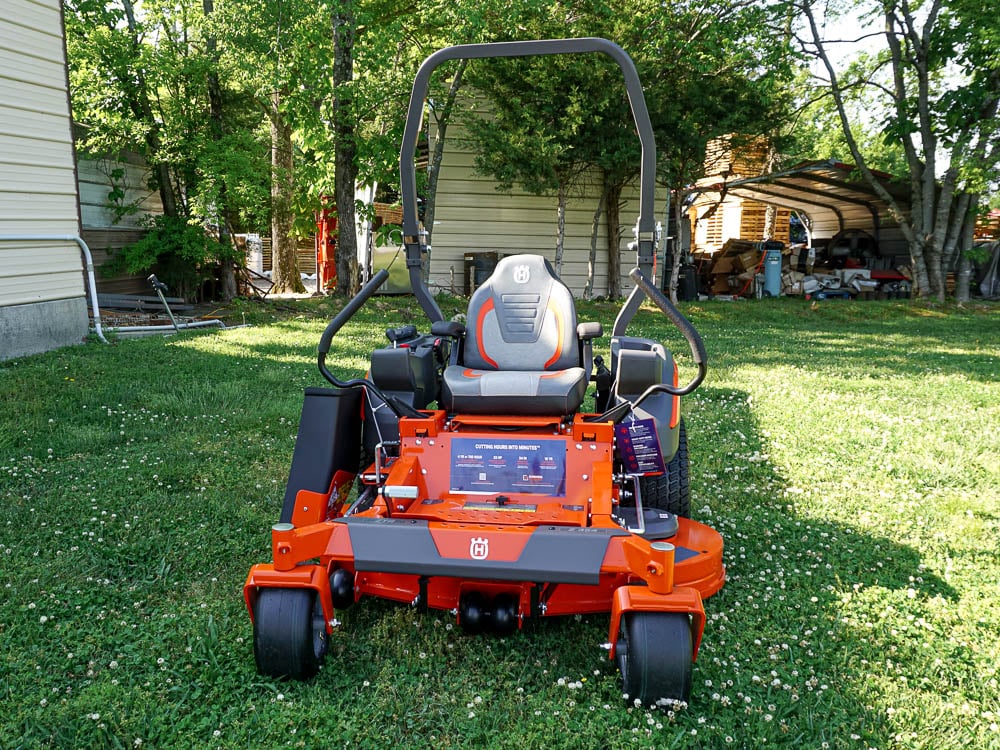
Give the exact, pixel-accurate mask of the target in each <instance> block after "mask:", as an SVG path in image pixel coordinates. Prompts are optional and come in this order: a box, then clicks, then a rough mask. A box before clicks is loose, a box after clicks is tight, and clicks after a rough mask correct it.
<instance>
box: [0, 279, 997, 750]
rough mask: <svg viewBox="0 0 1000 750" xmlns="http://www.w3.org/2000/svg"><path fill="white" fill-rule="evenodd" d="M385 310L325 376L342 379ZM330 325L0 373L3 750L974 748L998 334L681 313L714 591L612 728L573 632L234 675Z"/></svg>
mask: <svg viewBox="0 0 1000 750" xmlns="http://www.w3.org/2000/svg"><path fill="white" fill-rule="evenodd" d="M405 304H406V302H405V301H403V300H391V299H387V300H379V301H377V303H376V304H373V305H372V306H370V307H368V308H367V309H366V310H365V311H363V313H362V314H361V315H359V316H358V317H357V318H356V319H355V320H354V321H353V322H352V323H351V324H350V325H349V326H348V327H347V328H345V330H344V331H343V333H342V335H341V336H339V337H338V338H337V340H336V341H335V342H334V349H333V352H332V353H331V356H330V361H332V362H333V363H335V364H336V365H337V369H339V370H340V371H341V372H342V373H344V374H353V375H357V374H359V373H361V372H362V371H363V369H364V368H365V366H366V363H367V357H368V352H369V351H370V349H371V348H372V347H373V346H376V345H380V342H379V339H380V337H381V334H380V329H384V328H385V326H386V325H388V324H390V323H391V324H395V323H397V322H404V321H409V320H419V319H420V316H419V315H416V314H414V312H413V310H412V309H404V305H405ZM335 309H336V305H335V303H333V302H331V301H322V302H316V301H308V302H301V303H283V306H282V307H281V308H259V307H246V308H245V309H242V310H239V311H238V312H239V315H240V317H242V314H243V313H246V315H247V319H248V320H251V321H254V322H255V323H256V325H255V326H254V327H252V328H246V329H239V330H231V331H225V332H221V333H217V334H215V333H201V334H192V335H186V336H183V337H175V338H167V339H160V338H155V339H143V340H129V341H122V342H118V343H115V344H113V345H112V346H104V345H101V344H96V343H92V344H89V345H87V346H84V347H76V348H71V349H64V350H61V351H58V352H53V353H50V354H46V355H42V356H37V357H31V358H26V359H23V360H19V361H16V362H8V363H4V364H2V365H0V606H2V609H0V748H15V747H31V748H34V747H60V748H63V747H66V748H75V747H102V746H108V747H138V746H140V745H142V746H145V747H157V748H159V747H181V748H187V747H192V746H206V747H216V746H219V747H247V746H255V747H268V748H270V747H319V746H323V747H362V748H387V747H393V746H396V747H401V748H402V747H419V748H422V747H434V748H445V747H455V748H466V747H479V746H483V747H511V748H522V749H523V748H534V747H547V748H581V747H582V748H617V747H622V748H625V747H627V748H631V747H656V748H669V747H685V748H688V747H697V748H720V747H734V748H743V747H747V748H750V747H752V748H756V747H759V746H763V745H779V746H787V747H796V748H798V747H805V748H819V747H832V748H841V747H844V748H870V747H877V748H927V749H928V750H930V749H932V748H933V749H934V750H938V749H940V748H960V747H961V748H997V747H1000V730H998V726H997V725H998V723H1000V698H998V696H1000V686H998V679H1000V676H998V665H1000V645H998V644H1000V376H998V373H1000V308H997V307H996V306H984V307H973V308H969V309H964V310H956V309H949V310H947V311H945V312H942V311H941V310H939V309H935V308H927V307H922V306H916V305H913V306H911V305H909V304H903V303H857V304H855V303H840V302H826V303H821V304H820V305H819V306H818V308H817V309H810V307H808V306H807V303H803V302H801V301H799V300H791V299H789V300H777V301H773V302H770V303H769V302H760V303H749V304H743V303H740V304H725V303H703V304H698V305H690V306H688V307H687V308H686V311H687V313H688V314H689V316H690V317H691V319H692V320H693V321H694V322H695V324H696V325H697V326H698V327H699V329H700V330H701V331H702V333H703V335H704V338H705V341H706V346H707V348H708V352H709V357H710V373H709V377H708V379H707V380H706V382H705V384H704V385H703V387H702V388H701V389H700V390H699V391H698V392H697V393H696V394H695V395H693V396H692V397H690V398H688V399H687V401H686V407H685V408H686V415H687V416H686V419H687V423H688V434H689V441H690V448H691V455H692V494H693V501H692V502H693V509H694V515H695V517H697V518H699V519H700V520H703V521H705V522H707V523H710V524H711V525H713V526H715V527H716V528H718V529H719V530H720V531H721V532H722V533H723V535H724V536H725V539H726V544H727V549H726V563H727V566H728V571H729V581H728V583H727V584H726V586H725V588H724V589H723V590H722V592H720V593H719V594H718V595H717V596H715V597H713V598H712V599H709V600H707V601H706V610H707V613H708V625H707V627H706V630H705V640H704V644H703V646H702V651H701V655H700V658H699V660H698V662H697V664H696V666H695V673H694V674H695V689H694V694H693V698H692V702H691V705H690V706H689V707H688V708H686V709H684V710H681V711H679V712H678V713H676V714H651V713H648V712H646V711H644V710H641V709H637V708H630V707H628V706H626V705H625V703H624V702H623V701H622V696H621V688H620V683H619V679H618V675H617V673H616V671H615V670H614V669H613V667H612V665H611V663H610V662H608V661H607V660H606V658H605V657H606V654H605V652H603V651H602V650H601V649H600V647H599V646H600V644H601V643H602V642H603V641H604V640H605V639H606V637H607V618H606V617H598V616H593V617H583V618H567V619H562V620H552V621H545V622H542V623H540V624H537V625H535V626H533V627H531V628H528V629H526V630H525V631H523V632H520V633H518V634H516V635H515V636H513V637H510V638H506V639H503V640H497V639H491V638H480V637H475V638H472V637H467V636H465V635H462V634H461V632H460V630H459V629H458V628H457V627H454V626H453V618H451V617H450V616H448V615H447V614H444V613H432V614H429V615H421V614H418V613H416V612H414V611H411V610H410V609H409V608H406V607H402V606H398V605H394V604H391V603H386V602H379V601H377V600H371V601H365V602H363V603H362V604H361V605H359V606H356V607H354V608H352V609H350V610H348V611H346V612H344V613H342V614H341V615H340V619H341V620H342V621H343V623H342V626H341V627H340V629H339V630H338V631H337V632H336V633H335V635H334V638H333V644H332V649H331V653H330V655H329V656H328V659H327V663H326V666H325V667H324V668H323V670H322V671H321V672H320V674H319V676H318V677H317V678H316V679H314V680H313V681H311V682H309V683H306V684H297V683H281V682H275V681H272V680H270V679H264V678H261V677H259V676H258V675H257V674H256V671H255V669H254V664H253V656H252V650H251V627H250V622H249V619H248V617H247V615H246V612H245V609H244V606H243V602H242V598H241V587H242V583H243V580H244V577H245V576H246V573H247V570H248V569H249V567H250V566H251V564H253V563H255V562H263V561H267V560H268V559H269V554H270V547H269V527H270V525H271V523H273V522H274V521H275V520H276V518H277V515H278V511H279V508H280V504H281V495H282V491H283V482H284V479H285V476H286V474H287V470H288V465H289V462H290V458H291V452H292V448H293V445H294V437H295V432H296V423H297V420H298V415H299V409H300V404H301V392H302V389H303V388H304V387H306V386H309V385H319V384H321V379H320V377H319V375H318V373H317V372H316V368H315V362H314V353H315V346H316V342H317V340H318V337H319V333H320V332H321V330H322V328H323V326H324V324H325V321H326V320H327V319H328V318H329V317H330V316H331V315H332V313H333V312H334V311H335ZM457 309H458V307H457V302H447V303H446V310H447V311H448V313H449V314H450V313H452V312H454V311H456V310H457ZM614 312H615V310H614V307H613V306H611V305H608V304H593V305H590V306H587V307H586V308H585V311H584V312H583V313H582V315H581V317H583V318H584V319H588V318H591V319H592V318H597V319H600V320H602V321H603V322H604V324H605V330H610V323H611V320H612V319H613V316H614ZM632 330H633V331H634V332H641V333H642V334H644V335H649V336H654V337H665V338H667V339H668V340H669V341H670V343H671V346H672V347H673V348H674V349H675V350H676V351H678V352H680V351H683V350H684V347H683V344H682V343H681V342H680V341H679V340H678V339H677V336H676V335H675V334H671V333H670V332H669V331H668V329H667V326H666V325H665V324H664V323H663V321H662V320H661V319H659V318H657V317H656V316H655V315H654V314H653V313H652V312H649V311H643V312H642V313H641V314H640V316H639V317H637V319H636V321H635V323H634V326H633V329H632ZM606 341H607V340H606V339H605V340H604V341H603V346H604V347H606V346H607V343H606ZM599 343H600V342H599ZM689 365H690V359H689V358H682V378H683V376H684V375H685V374H690V372H691V369H690V366H689Z"/></svg>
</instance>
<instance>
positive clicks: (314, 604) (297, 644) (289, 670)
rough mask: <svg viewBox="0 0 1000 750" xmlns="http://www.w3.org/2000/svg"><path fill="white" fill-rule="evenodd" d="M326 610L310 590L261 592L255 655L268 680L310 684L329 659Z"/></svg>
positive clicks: (263, 590) (259, 595) (255, 622)
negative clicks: (271, 678)
mask: <svg viewBox="0 0 1000 750" xmlns="http://www.w3.org/2000/svg"><path fill="white" fill-rule="evenodd" d="M326 647H327V637H326V620H325V618H324V616H323V606H322V604H321V603H320V601H319V597H318V596H317V595H316V592H315V591H313V590H311V589H267V588H265V589H261V590H260V592H259V593H258V594H257V602H256V604H255V605H254V623H253V655H254V658H255V659H256V661H257V671H258V672H260V673H261V674H264V675H268V676H269V677H288V678H291V679H293V680H308V679H309V678H310V677H312V676H313V675H315V674H316V670H318V669H319V665H320V664H321V663H322V661H323V657H324V656H325V655H326Z"/></svg>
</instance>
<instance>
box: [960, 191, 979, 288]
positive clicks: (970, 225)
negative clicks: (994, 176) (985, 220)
mask: <svg viewBox="0 0 1000 750" xmlns="http://www.w3.org/2000/svg"><path fill="white" fill-rule="evenodd" d="M978 204H979V196H978V195H973V196H970V198H969V205H968V206H967V208H966V213H965V223H964V224H963V225H962V233H961V237H960V238H959V241H958V272H957V273H956V274H955V301H956V302H959V303H963V302H968V301H969V286H970V284H971V283H972V260H971V259H970V258H969V251H970V250H971V249H972V243H973V235H974V233H975V230H976V207H977V205H978Z"/></svg>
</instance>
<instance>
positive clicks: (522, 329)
mask: <svg viewBox="0 0 1000 750" xmlns="http://www.w3.org/2000/svg"><path fill="white" fill-rule="evenodd" d="M466 323H467V327H468V330H467V332H466V335H465V344H464V347H463V355H462V361H461V363H459V364H455V365H451V366H449V367H447V368H446V369H445V371H444V381H443V384H442V404H443V406H444V408H445V409H447V410H448V411H452V412H459V413H466V414H512V415H518V416H548V415H554V414H558V415H564V414H572V413H573V412H575V411H576V410H577V409H578V408H579V407H580V404H582V403H583V397H584V395H585V393H586V390H587V381H588V379H589V375H588V372H587V371H586V370H585V369H584V368H583V367H582V366H581V365H583V364H584V363H583V361H582V356H581V349H582V347H581V336H580V334H578V332H577V324H576V308H575V307H574V305H573V295H572V293H571V292H570V291H569V289H568V288H567V287H566V285H565V284H563V283H562V281H560V280H559V278H558V277H557V276H556V275H555V272H554V271H553V269H552V266H551V265H549V262H548V261H547V260H545V258H543V257H542V256H540V255H511V256H508V257H506V258H503V259H502V260H500V262H499V263H497V266H496V269H495V270H494V271H493V274H492V275H491V276H490V278H489V279H487V280H486V282H485V283H484V284H483V285H482V286H480V287H479V288H478V289H476V291H475V293H474V294H473V295H472V299H471V300H469V312H468V316H467V319H466ZM588 343H589V341H588Z"/></svg>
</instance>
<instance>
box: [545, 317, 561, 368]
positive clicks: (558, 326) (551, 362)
mask: <svg viewBox="0 0 1000 750" xmlns="http://www.w3.org/2000/svg"><path fill="white" fill-rule="evenodd" d="M548 310H549V312H551V313H552V314H553V315H555V317H556V331H557V333H558V338H557V339H556V353H555V354H553V355H552V357H551V358H550V359H549V360H548V361H547V362H546V363H545V365H544V366H543V367H542V369H543V370H548V369H549V368H550V367H551V366H552V365H554V364H555V363H556V361H557V360H558V359H559V356H560V355H561V354H562V350H563V315H562V310H560V309H559V308H558V307H557V306H556V304H555V303H554V302H553V301H552V300H551V299H550V300H549V304H548ZM543 325H544V321H543Z"/></svg>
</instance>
